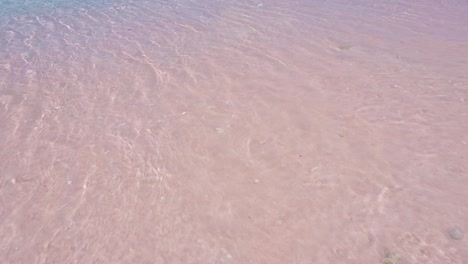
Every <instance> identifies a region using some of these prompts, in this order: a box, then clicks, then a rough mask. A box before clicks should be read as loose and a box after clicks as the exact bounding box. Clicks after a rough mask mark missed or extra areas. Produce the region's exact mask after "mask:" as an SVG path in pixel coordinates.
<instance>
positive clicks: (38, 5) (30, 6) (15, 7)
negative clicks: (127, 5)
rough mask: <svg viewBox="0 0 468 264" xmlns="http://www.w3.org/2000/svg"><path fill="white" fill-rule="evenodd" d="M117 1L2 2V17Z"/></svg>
mask: <svg viewBox="0 0 468 264" xmlns="http://www.w3.org/2000/svg"><path fill="white" fill-rule="evenodd" d="M116 2H121V1H115V0H82V1H67V0H0V16H15V15H21V14H28V13H29V14H31V13H32V14H43V13H50V12H51V11H53V10H54V9H78V8H82V7H86V6H92V7H101V6H105V5H109V4H113V3H116Z"/></svg>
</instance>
